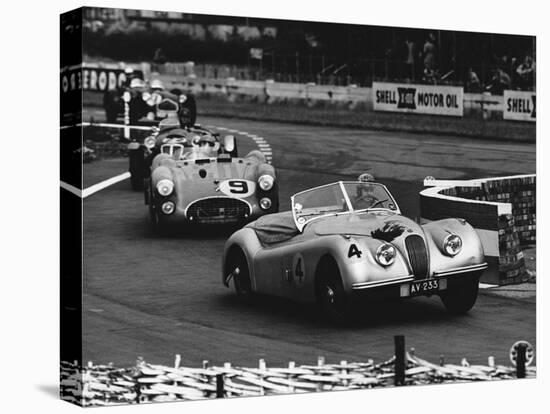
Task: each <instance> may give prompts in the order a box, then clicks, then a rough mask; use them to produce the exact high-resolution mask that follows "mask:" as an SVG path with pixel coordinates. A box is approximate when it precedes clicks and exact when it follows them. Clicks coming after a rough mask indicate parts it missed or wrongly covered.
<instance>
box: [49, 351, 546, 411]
mask: <svg viewBox="0 0 550 414" xmlns="http://www.w3.org/2000/svg"><path fill="white" fill-rule="evenodd" d="M398 348H399V347H398V344H397V342H396V350H397V352H396V354H399V353H400V352H399V350H398ZM402 353H403V357H404V358H403V362H402V363H399V358H396V356H393V357H392V358H390V359H389V360H387V361H385V362H382V363H379V364H375V363H374V361H372V360H368V361H366V362H347V361H340V362H339V363H337V364H327V363H325V360H324V358H323V357H319V358H318V361H317V364H316V365H300V366H296V364H295V363H294V362H290V363H289V364H288V366H287V367H267V366H266V364H265V361H264V360H260V361H259V365H258V367H257V368H245V367H233V366H231V364H230V363H225V364H224V365H223V366H219V367H218V366H213V367H209V366H208V362H207V361H204V362H203V367H202V368H189V367H180V360H181V358H180V356H179V355H176V360H175V364H174V367H168V366H161V365H153V364H148V363H146V362H145V361H143V360H141V359H139V360H138V361H137V363H136V366H135V367H132V368H117V367H115V366H113V365H112V364H109V365H94V364H92V363H91V362H90V363H88V365H87V366H86V367H79V366H78V365H76V364H74V363H68V362H62V364H61V383H60V392H61V398H62V399H64V400H66V401H69V402H73V403H75V404H78V405H81V406H103V405H119V404H136V403H149V402H163V401H182V400H201V399H208V398H227V397H246V396H260V395H272V394H290V393H304V392H319V391H337V390H354V389H365V388H375V387H388V386H393V385H423V384H435V383H437V384H440V383H456V382H472V381H493V380H503V379H513V378H534V377H535V376H536V368H535V367H529V366H524V365H523V364H521V366H520V367H519V368H518V367H509V366H503V365H495V364H494V358H492V357H489V360H488V365H487V366H485V365H470V364H468V362H467V361H466V360H465V359H463V360H462V361H461V363H460V365H456V364H448V363H447V364H446V363H444V361H443V359H441V360H440V361H439V363H437V364H435V363H431V362H428V361H426V360H424V359H421V358H419V357H417V356H416V355H415V354H414V350H413V349H411V351H409V352H402ZM399 371H401V373H399Z"/></svg>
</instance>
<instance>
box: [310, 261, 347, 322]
mask: <svg viewBox="0 0 550 414" xmlns="http://www.w3.org/2000/svg"><path fill="white" fill-rule="evenodd" d="M319 269H320V272H321V273H320V274H319V275H318V277H317V280H316V284H315V288H316V295H317V303H318V306H319V308H320V310H321V313H322V314H323V315H324V317H325V318H327V319H328V320H329V321H331V322H333V323H337V324H345V323H348V322H349V321H350V317H351V310H352V309H351V308H352V307H351V300H350V298H349V297H348V295H347V294H346V292H345V291H344V286H343V284H342V277H341V276H340V270H339V269H338V265H337V264H336V263H335V262H334V261H333V260H330V261H326V262H325V263H320V264H319Z"/></svg>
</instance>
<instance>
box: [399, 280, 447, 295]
mask: <svg viewBox="0 0 550 414" xmlns="http://www.w3.org/2000/svg"><path fill="white" fill-rule="evenodd" d="M446 288H447V279H425V280H415V281H414V282H409V283H403V284H402V285H401V297H406V296H422V295H430V294H433V293H436V292H438V291H440V290H444V289H446Z"/></svg>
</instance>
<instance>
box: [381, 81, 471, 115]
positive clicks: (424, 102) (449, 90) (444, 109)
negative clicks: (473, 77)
mask: <svg viewBox="0 0 550 414" xmlns="http://www.w3.org/2000/svg"><path fill="white" fill-rule="evenodd" d="M372 94H373V96H372V101H373V107H374V110H375V111H390V112H409V113H418V114H431V115H446V116H463V115H464V89H463V88H462V87H456V86H441V85H413V84H407V83H403V84H400V83H386V82H373V84H372Z"/></svg>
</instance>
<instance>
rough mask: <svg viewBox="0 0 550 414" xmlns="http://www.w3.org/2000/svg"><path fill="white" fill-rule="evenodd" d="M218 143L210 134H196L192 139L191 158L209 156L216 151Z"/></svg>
mask: <svg viewBox="0 0 550 414" xmlns="http://www.w3.org/2000/svg"><path fill="white" fill-rule="evenodd" d="M218 149H219V143H218V142H217V141H216V139H215V138H214V137H213V136H211V135H203V136H200V137H199V136H197V137H195V138H194V139H193V158H195V159H197V158H211V157H215V156H216V155H217V153H218Z"/></svg>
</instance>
